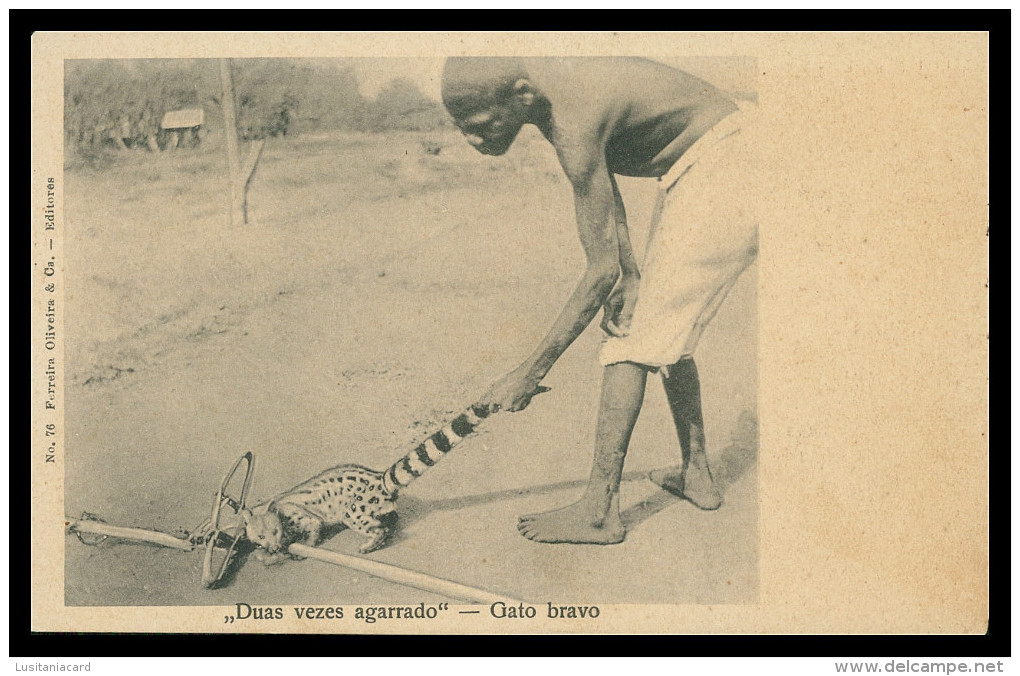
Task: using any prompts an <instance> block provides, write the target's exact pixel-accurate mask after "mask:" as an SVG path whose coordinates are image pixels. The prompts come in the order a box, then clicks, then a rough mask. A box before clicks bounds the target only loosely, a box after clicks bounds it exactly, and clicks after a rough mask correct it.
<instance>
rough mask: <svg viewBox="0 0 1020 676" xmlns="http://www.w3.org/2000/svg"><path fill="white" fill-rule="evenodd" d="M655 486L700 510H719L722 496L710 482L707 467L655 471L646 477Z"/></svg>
mask: <svg viewBox="0 0 1020 676" xmlns="http://www.w3.org/2000/svg"><path fill="white" fill-rule="evenodd" d="M648 478H649V479H651V480H652V482H653V483H655V484H657V485H658V486H660V487H661V488H663V489H664V490H666V491H669V492H670V493H672V494H673V495H675V496H677V497H680V498H684V499H685V500H689V501H690V502H692V503H694V505H695V506H696V507H700V508H701V509H708V510H712V509H719V507H720V506H721V505H722V502H723V499H722V494H720V493H719V489H718V488H716V486H715V481H713V480H712V473H711V472H710V471H708V465H695V464H694V463H691V464H690V465H688V467H687V469H686V471H684V470H681V469H680V468H679V467H669V468H667V469H657V470H654V471H653V472H651V473H650V474H649V475H648Z"/></svg>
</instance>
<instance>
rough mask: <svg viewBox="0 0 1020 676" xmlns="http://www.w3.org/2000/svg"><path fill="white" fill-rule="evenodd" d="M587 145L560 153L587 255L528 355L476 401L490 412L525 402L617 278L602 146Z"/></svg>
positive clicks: (610, 195)
mask: <svg viewBox="0 0 1020 676" xmlns="http://www.w3.org/2000/svg"><path fill="white" fill-rule="evenodd" d="M579 145H580V144H579ZM575 147H577V146H575ZM588 147H590V148H592V150H593V151H595V152H590V153H587V155H588V156H587V157H582V158H578V159H575V158H572V157H570V156H569V153H567V152H564V151H562V150H561V151H560V162H561V163H562V164H563V168H564V171H566V173H567V177H568V178H569V179H570V181H571V183H572V184H573V187H574V206H575V209H576V212H577V228H578V234H579V236H580V239H581V245H582V247H583V248H584V253H585V257H586V258H587V265H586V267H585V270H584V274H583V275H582V276H581V279H580V281H578V283H577V286H576V287H575V289H574V292H573V293H572V294H571V296H570V298H569V299H568V300H567V304H566V305H565V306H564V308H563V310H562V311H561V312H560V314H559V317H557V318H556V321H555V323H553V326H552V328H551V329H550V330H549V332H548V333H547V334H546V336H545V338H544V339H543V340H542V342H541V343H540V344H539V346H538V347H537V348H536V349H535V351H534V352H533V353H532V354H531V356H529V357H528V359H526V360H525V361H524V363H523V364H521V365H520V366H519V367H517V368H516V369H514V370H513V371H511V372H510V373H508V374H506V375H505V376H503V377H502V378H500V379H499V380H498V381H497V382H496V383H495V384H494V385H493V386H492V387H491V388H490V389H489V391H488V392H486V394H485V396H484V397H483V399H482V402H481V403H487V404H490V405H491V406H492V407H493V408H494V410H505V411H519V410H521V409H523V408H525V407H526V406H527V405H528V404H529V403H530V401H531V397H532V395H533V394H534V393H535V390H536V388H537V387H538V384H539V382H541V380H542V378H544V377H545V375H546V373H548V372H549V369H550V368H552V365H553V364H554V363H556V360H557V359H559V357H560V355H562V354H563V352H564V351H565V350H566V349H567V347H569V346H570V344H571V343H573V342H574V340H575V339H576V338H577V337H578V336H579V335H580V334H581V332H582V331H584V329H585V328H586V327H587V326H588V324H590V323H591V321H592V319H594V318H595V315H596V314H598V311H599V310H600V309H601V308H602V306H603V304H604V303H605V302H606V299H607V298H608V297H609V293H610V291H612V290H613V287H614V286H615V285H616V281H617V279H619V277H620V253H619V244H618V240H617V230H616V222H615V219H614V215H613V213H614V197H613V184H612V179H611V177H610V174H609V170H608V169H607V167H606V162H605V154H604V152H603V150H602V147H603V146H602V144H601V143H598V142H596V143H593V144H588Z"/></svg>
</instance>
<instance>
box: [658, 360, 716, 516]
mask: <svg viewBox="0 0 1020 676" xmlns="http://www.w3.org/2000/svg"><path fill="white" fill-rule="evenodd" d="M662 385H663V387H664V388H665V390H666V399H668V400H669V408H670V411H672V413H673V422H674V424H675V425H676V433H677V437H679V439H680V451H681V454H682V458H683V464H682V465H681V466H680V467H670V468H667V469H660V470H656V471H654V472H652V473H651V474H650V475H649V478H650V479H651V480H652V481H654V482H655V483H657V484H658V485H659V486H661V487H662V488H664V489H666V490H667V491H669V492H670V493H673V494H674V495H677V496H679V497H682V498H686V499H688V500H690V501H691V502H693V503H694V504H695V505H697V506H698V507H700V508H701V509H718V508H719V506H720V505H722V495H721V494H720V493H719V489H718V488H716V485H715V482H714V481H713V480H712V473H711V472H710V471H709V469H708V458H707V457H706V456H705V423H704V421H703V420H702V417H701V381H700V380H699V379H698V367H697V366H695V365H694V359H692V358H690V357H686V358H684V359H681V360H680V361H678V362H677V363H676V364H673V365H672V366H670V367H668V368H666V369H663V374H662Z"/></svg>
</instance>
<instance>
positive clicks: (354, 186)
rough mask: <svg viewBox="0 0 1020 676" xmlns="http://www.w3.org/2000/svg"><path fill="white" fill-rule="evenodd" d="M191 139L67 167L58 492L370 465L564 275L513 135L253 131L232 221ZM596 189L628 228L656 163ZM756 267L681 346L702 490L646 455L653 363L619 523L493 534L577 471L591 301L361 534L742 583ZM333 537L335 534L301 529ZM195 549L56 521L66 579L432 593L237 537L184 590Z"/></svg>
mask: <svg viewBox="0 0 1020 676" xmlns="http://www.w3.org/2000/svg"><path fill="white" fill-rule="evenodd" d="M216 141H217V139H215V138H211V139H207V141H206V144H205V145H204V146H203V147H202V148H199V149H197V150H191V151H180V152H177V153H174V154H167V155H165V156H162V157H154V156H152V155H150V154H147V153H138V154H132V155H130V156H128V155H125V156H123V157H122V158H121V159H120V160H119V161H118V163H117V164H116V165H115V166H113V167H108V168H106V169H104V170H95V169H85V168H69V169H68V170H67V172H66V175H65V180H66V188H65V190H66V198H65V207H66V212H67V219H66V220H67V237H66V241H65V247H66V257H67V270H66V274H67V289H68V291H67V296H66V299H65V300H66V305H67V309H66V321H67V336H68V344H69V347H68V353H67V363H68V370H67V374H66V381H67V385H66V398H67V413H66V428H67V431H68V436H67V444H66V488H65V513H66V514H68V515H72V516H77V515H78V514H80V513H81V512H82V511H88V512H92V513H95V514H97V515H99V516H101V517H102V518H104V519H105V520H107V521H108V522H110V523H113V524H118V525H128V526H139V527H146V528H156V529H159V530H163V531H167V532H174V531H175V529H178V528H188V529H190V528H193V527H194V526H196V525H197V524H198V523H200V522H201V521H202V520H203V519H204V518H205V517H206V516H207V513H208V511H209V507H210V504H211V498H212V494H213V493H214V491H215V489H216V486H217V485H218V483H219V481H220V478H221V477H222V475H223V473H224V472H225V471H226V470H227V469H228V468H229V467H230V465H231V463H233V461H234V460H235V459H236V458H237V457H238V456H240V455H241V454H242V453H244V452H245V451H248V450H251V451H254V453H255V454H256V457H257V475H256V478H255V483H254V488H253V493H254V495H255V497H257V498H260V499H261V498H267V497H270V496H272V495H273V494H275V493H277V492H280V491H282V490H285V489H287V488H289V487H291V486H293V485H294V484H296V483H298V482H299V481H301V480H303V479H305V478H307V477H309V476H311V475H313V474H315V473H317V472H319V471H321V470H323V469H325V468H327V467H329V466H332V465H335V464H340V463H345V462H357V463H360V464H364V465H367V466H369V467H374V468H377V469H383V468H385V467H387V466H388V465H389V464H390V463H392V462H393V461H394V460H396V459H397V458H399V457H400V456H401V455H402V454H403V453H404V452H405V451H406V450H407V449H408V448H409V447H410V446H411V445H413V444H415V443H416V442H417V441H420V440H421V439H422V438H424V437H425V436H426V435H427V434H428V433H429V432H430V431H432V429H434V428H435V427H436V426H438V425H439V424H441V423H442V422H444V421H445V420H446V419H447V418H448V417H449V416H450V415H451V414H454V413H456V412H459V410H460V409H462V408H463V407H464V406H465V405H467V404H469V403H471V402H472V401H473V398H474V397H476V396H478V395H479V394H481V393H482V392H483V391H484V390H485V389H486V387H487V386H488V385H489V384H490V383H491V382H492V381H493V380H494V379H495V378H497V377H498V376H500V375H502V374H503V373H504V372H505V371H507V370H509V369H510V368H512V367H514V366H516V365H517V364H518V363H519V362H520V360H522V359H523V358H524V357H525V356H526V355H527V354H528V353H529V352H530V351H531V349H533V347H534V346H535V345H536V344H537V342H538V340H539V339H540V338H541V336H542V335H543V333H544V331H545V330H546V329H547V328H548V327H549V325H550V324H551V323H552V321H553V319H554V318H555V316H556V314H557V312H558V311H559V310H560V309H561V307H562V304H563V302H564V301H565V300H566V298H567V296H568V295H569V293H570V290H571V288H572V285H573V283H574V282H575V280H576V279H577V277H578V276H579V275H580V272H581V269H582V264H583V255H582V252H581V248H580V246H579V245H578V243H577V236H576V232H575V227H574V224H573V221H574V216H573V211H572V198H571V191H570V187H569V185H568V184H567V182H566V180H565V179H564V178H562V176H561V175H560V170H559V168H558V166H557V164H556V158H555V155H554V154H553V152H552V150H551V149H550V148H548V147H547V146H546V145H545V144H544V142H543V141H542V140H541V139H540V138H536V136H535V135H533V134H528V133H527V132H525V135H524V136H522V138H521V139H520V140H519V141H518V144H517V145H516V146H515V147H514V148H513V149H512V150H511V151H510V153H508V154H507V155H506V156H505V157H502V158H488V157H484V156H482V155H480V154H478V153H476V152H475V151H473V150H472V149H471V148H470V147H468V146H467V144H465V143H463V142H462V141H461V140H460V139H459V138H456V137H455V136H454V135H452V134H450V133H440V132H435V133H403V134H390V135H349V136H343V135H333V136H328V137H327V136H323V137H309V136H302V137H298V138H284V139H272V140H270V141H269V143H268V144H267V146H266V151H265V155H264V157H263V159H262V162H261V165H260V166H259V168H258V173H257V175H256V177H255V180H254V181H253V185H252V190H251V198H250V199H251V214H252V217H253V222H252V223H251V224H250V225H248V226H246V227H236V228H232V227H230V226H229V218H228V214H227V211H226V205H227V201H228V188H227V185H228V184H227V176H226V174H227V172H226V166H225V159H224V158H223V154H222V152H221V150H220V148H219V146H218V144H217V142H216ZM429 145H432V146H433V147H435V146H439V147H441V150H440V152H439V153H438V154H430V153H428V152H425V148H426V146H429ZM621 187H622V189H623V191H624V196H625V199H626V200H627V202H628V214H629V217H630V221H631V228H632V231H633V233H634V239H635V246H636V247H637V248H638V250H642V248H643V241H644V234H645V230H646V227H647V219H648V216H649V211H650V206H651V204H650V202H651V196H652V194H653V192H652V191H653V190H654V183H653V182H651V181H637V180H630V181H628V180H623V181H621ZM756 276H757V266H754V267H752V268H751V269H750V270H749V271H748V272H747V273H745V275H744V277H743V278H742V279H741V280H740V281H739V283H738V285H737V286H736V287H735V288H734V290H733V291H732V293H731V296H730V298H729V299H728V301H727V302H726V304H725V305H724V306H723V309H722V310H721V311H720V313H719V314H718V315H717V317H716V319H715V321H714V323H713V324H712V325H711V326H710V327H709V329H708V330H707V332H706V334H705V336H704V338H703V340H702V343H701V346H700V348H699V354H698V360H699V369H700V372H701V377H702V386H703V402H704V409H705V419H706V427H707V433H708V438H709V439H708V442H709V446H708V453H709V458H710V461H711V462H712V464H713V468H714V471H715V475H716V478H717V479H718V480H719V481H720V483H721V484H722V485H723V487H724V491H725V504H724V505H723V507H722V508H721V509H719V510H718V511H715V512H703V511H700V510H698V509H696V508H695V507H694V506H693V505H691V504H689V503H687V502H684V501H681V500H678V499H676V498H673V497H672V496H670V495H668V494H666V493H665V492H663V491H661V490H660V489H658V487H656V486H655V485H654V484H652V483H651V482H649V481H648V480H647V479H646V475H647V472H648V471H649V470H651V469H654V468H657V467H661V466H664V465H667V464H672V463H674V462H675V461H676V459H677V458H678V457H679V452H680V451H679V445H678V443H677V441H676V437H675V433H674V430H673V427H672V423H671V421H670V419H669V413H668V409H667V407H666V402H665V397H664V395H663V393H662V389H661V386H660V385H659V383H658V379H657V378H652V379H650V380H649V389H648V394H647V397H646V404H645V408H644V410H643V412H642V415H641V419H640V420H639V422H638V426H637V429H636V431H635V434H634V437H633V441H632V445H631V450H630V454H629V457H628V461H627V467H626V470H625V477H624V479H625V481H624V484H623V488H622V493H621V508H622V510H623V513H624V520H625V523H626V525H627V528H628V534H627V539H626V541H625V542H624V543H622V544H620V545H615V546H610V547H597V546H565V545H548V544H537V543H533V542H530V541H528V540H526V539H524V538H522V537H520V536H519V535H518V534H517V532H516V528H515V524H516V518H517V516H518V515H519V514H526V513H531V512H535V511H541V510H545V509H548V508H552V507H555V506H558V505H562V504H565V503H567V502H569V501H571V500H572V499H574V498H575V497H576V496H577V495H578V494H579V492H580V490H581V488H582V486H583V485H584V481H585V480H586V478H587V475H588V470H589V467H590V459H591V452H592V443H593V437H594V419H595V412H596V406H597V401H598V384H599V378H600V368H599V367H598V365H597V363H596V361H595V351H596V349H597V346H598V341H599V337H600V335H599V330H598V327H597V321H596V322H595V323H594V324H593V325H592V327H591V328H590V329H589V330H588V331H587V332H586V333H585V334H584V335H582V336H581V338H580V339H578V341H577V343H576V344H575V345H574V346H573V347H572V348H571V349H570V350H569V351H568V352H567V353H566V354H565V355H564V357H563V358H562V359H561V360H560V362H559V363H558V364H557V365H556V366H555V368H554V369H553V370H552V372H551V373H550V374H549V376H548V377H547V379H546V381H545V384H546V385H548V386H550V387H551V388H552V391H551V392H550V393H548V394H545V395H542V396H541V397H538V398H536V399H535V401H534V402H533V404H532V405H531V407H530V408H529V409H528V410H526V411H524V412H521V413H518V414H514V415H509V414H506V415H500V416H497V417H496V418H494V419H492V420H491V421H489V422H488V423H486V425H485V426H484V427H483V428H482V431H481V433H480V434H478V435H477V436H475V437H472V438H470V439H469V440H466V441H465V442H464V443H463V444H461V445H460V446H458V447H457V448H456V449H455V451H454V452H453V453H451V454H450V456H449V457H447V458H446V459H445V460H444V461H443V462H442V464H440V465H438V466H437V467H435V468H434V469H432V470H431V471H430V472H429V473H428V474H427V475H426V476H424V477H423V478H422V479H420V480H419V481H418V482H417V483H415V484H414V485H413V486H412V487H410V488H409V489H407V490H406V491H405V492H403V493H402V495H401V497H400V499H399V501H398V508H399V512H400V516H401V524H402V525H401V530H400V532H399V534H398V535H397V537H396V538H395V539H394V541H393V542H392V544H391V545H390V546H388V547H386V548H385V549H382V550H380V551H378V552H376V553H373V554H371V555H370V556H371V558H373V559H376V560H379V561H383V562H387V563H392V564H396V565H399V566H403V567H406V568H410V569H414V570H418V571H422V572H426V573H429V574H432V575H437V576H439V577H444V578H447V579H451V580H456V581H458V582H461V583H464V584H468V585H472V586H476V587H480V588H483V589H487V590H491V591H494V592H500V593H504V594H507V595H510V596H514V597H517V598H522V599H525V600H529V601H535V602H544V601H547V600H549V601H554V602H556V601H563V602H577V603H582V602H586V601H589V602H601V603H614V602H615V603H670V604H673V603H692V604H707V603H712V604H724V603H753V602H754V600H755V599H756V597H757V590H758V497H757V474H756V458H757V423H756V420H757V417H756V415H757V409H756V398H757V378H756V369H757V358H756V344H757V320H756V307H757V298H756ZM358 542H359V538H358V537H357V536H355V535H352V534H350V533H340V534H339V535H337V536H335V537H333V538H331V539H329V540H328V541H327V542H325V543H324V546H325V547H327V548H330V549H335V550H337V551H342V552H346V553H355V552H356V548H357V544H358ZM200 567H201V555H200V554H199V553H197V552H194V553H184V552H179V551H174V550H168V549H160V548H156V547H149V546H144V545H136V544H123V543H122V544H111V543H106V544H103V545H101V546H98V547H86V546H84V545H82V544H80V543H79V542H78V541H77V540H75V539H74V538H73V537H68V538H67V540H66V569H65V598H66V603H67V604H68V605H83V606H91V605H102V606H116V605H203V604H215V605H229V604H232V603H235V602H238V601H243V602H247V603H251V604H261V603H266V604H294V603H333V602H335V603H376V602H378V603H386V602H396V601H413V602H414V603H418V602H420V601H425V602H432V601H440V600H448V599H443V598H440V597H434V596H431V595H430V594H427V593H425V592H421V591H418V590H414V589H409V588H407V587H402V586H399V585H396V584H393V583H390V582H386V581H383V580H380V579H377V578H373V577H371V576H368V575H365V574H362V573H355V572H352V571H349V570H346V569H343V568H339V567H335V566H330V565H328V564H324V563H319V562H314V561H301V562H296V561H295V562H287V563H285V564H283V565H280V566H275V567H271V568H264V567H263V566H261V565H260V564H258V563H257V562H255V561H254V560H251V561H249V562H247V563H246V564H245V565H244V566H242V567H241V568H240V569H239V570H238V571H237V573H236V576H235V577H234V579H233V580H232V582H231V584H229V585H227V586H226V587H224V588H222V589H218V590H215V591H207V590H203V589H201V587H200V584H199V579H200Z"/></svg>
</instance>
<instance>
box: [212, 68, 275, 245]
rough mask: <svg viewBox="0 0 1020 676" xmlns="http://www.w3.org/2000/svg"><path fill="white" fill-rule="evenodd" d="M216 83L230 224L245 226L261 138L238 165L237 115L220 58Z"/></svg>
mask: <svg viewBox="0 0 1020 676" xmlns="http://www.w3.org/2000/svg"><path fill="white" fill-rule="evenodd" d="M220 82H221V84H222V86H223V96H222V97H221V101H220V107H221V108H223V126H224V129H223V133H224V136H225V138H226V141H227V164H228V166H229V168H230V222H231V223H232V224H233V225H245V224H246V223H248V188H249V187H250V186H251V180H252V178H254V176H255V167H257V166H258V163H259V158H260V157H261V156H262V148H263V147H264V146H265V144H266V142H265V139H259V140H257V141H255V142H254V143H252V145H251V147H250V148H249V150H248V157H247V158H246V159H245V161H244V164H243V165H242V164H241V152H240V148H239V144H238V140H237V113H236V110H235V105H236V104H235V99H234V79H233V76H232V75H231V72H230V60H229V59H220Z"/></svg>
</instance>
